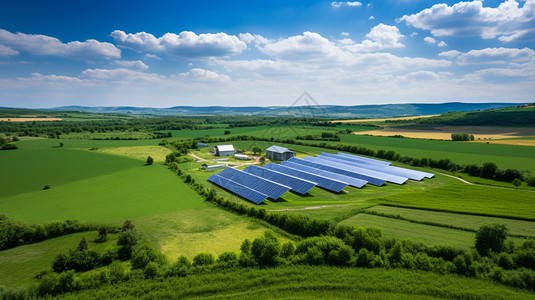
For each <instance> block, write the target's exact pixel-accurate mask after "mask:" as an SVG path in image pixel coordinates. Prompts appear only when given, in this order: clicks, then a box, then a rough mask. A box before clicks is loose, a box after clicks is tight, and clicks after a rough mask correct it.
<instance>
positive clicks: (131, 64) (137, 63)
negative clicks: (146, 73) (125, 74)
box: [114, 60, 149, 70]
mask: <svg viewBox="0 0 535 300" xmlns="http://www.w3.org/2000/svg"><path fill="white" fill-rule="evenodd" d="M114 63H115V64H116V65H118V66H120V67H124V68H132V69H140V70H146V69H148V68H149V66H147V65H146V64H145V63H144V62H142V61H141V60H116V61H115V62H114Z"/></svg>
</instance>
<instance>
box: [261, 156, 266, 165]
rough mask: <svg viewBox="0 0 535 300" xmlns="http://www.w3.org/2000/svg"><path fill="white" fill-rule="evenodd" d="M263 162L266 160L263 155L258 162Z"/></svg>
mask: <svg viewBox="0 0 535 300" xmlns="http://www.w3.org/2000/svg"><path fill="white" fill-rule="evenodd" d="M265 162H266V157H265V156H262V157H260V163H261V164H263V163H265Z"/></svg>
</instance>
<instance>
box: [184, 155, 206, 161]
mask: <svg viewBox="0 0 535 300" xmlns="http://www.w3.org/2000/svg"><path fill="white" fill-rule="evenodd" d="M188 155H189V156H191V157H193V158H195V159H197V161H207V160H206V159H204V158H200V157H198V156H197V155H195V154H193V153H188Z"/></svg>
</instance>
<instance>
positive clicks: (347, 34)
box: [340, 32, 349, 37]
mask: <svg viewBox="0 0 535 300" xmlns="http://www.w3.org/2000/svg"><path fill="white" fill-rule="evenodd" d="M340 35H341V36H345V37H347V36H349V32H342V33H340Z"/></svg>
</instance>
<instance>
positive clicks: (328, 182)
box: [264, 163, 348, 193]
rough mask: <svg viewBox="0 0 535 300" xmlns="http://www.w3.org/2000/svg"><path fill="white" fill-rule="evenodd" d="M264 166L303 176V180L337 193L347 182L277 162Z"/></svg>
mask: <svg viewBox="0 0 535 300" xmlns="http://www.w3.org/2000/svg"><path fill="white" fill-rule="evenodd" d="M264 168H267V169H270V170H275V171H277V172H281V173H284V174H287V175H291V176H295V177H299V178H303V179H305V180H309V181H312V182H315V183H316V184H317V186H319V187H322V188H324V189H326V190H329V191H333V192H336V193H339V192H340V191H342V190H343V189H344V188H345V187H346V186H348V184H347V183H345V182H342V181H338V180H334V179H330V178H326V177H323V176H319V175H316V174H312V173H308V172H304V171H300V170H297V169H293V168H289V167H286V166H282V165H277V164H274V163H269V164H267V165H265V166H264Z"/></svg>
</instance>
